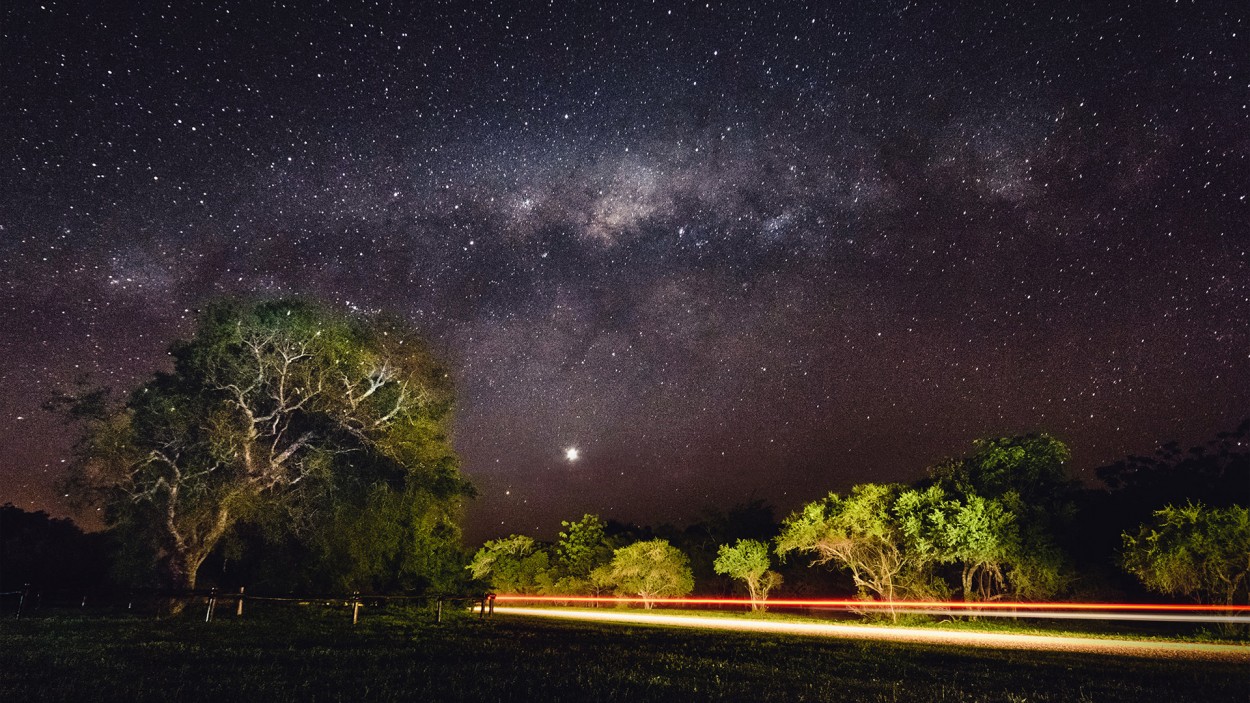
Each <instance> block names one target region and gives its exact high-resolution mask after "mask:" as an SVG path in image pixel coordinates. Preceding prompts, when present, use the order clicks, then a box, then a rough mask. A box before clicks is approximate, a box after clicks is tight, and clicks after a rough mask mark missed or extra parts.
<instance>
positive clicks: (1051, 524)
mask: <svg viewBox="0 0 1250 703" xmlns="http://www.w3.org/2000/svg"><path fill="white" fill-rule="evenodd" d="M1070 457H1071V455H1070V452H1069V451H1068V448H1067V446H1066V445H1065V444H1064V443H1063V442H1061V441H1060V440H1058V439H1056V438H1055V437H1053V436H1051V435H1048V434H1045V433H1039V434H1028V435H1015V436H1011V437H993V438H989V439H979V440H977V441H975V442H974V443H973V452H972V453H971V454H969V455H968V456H965V457H962V458H960V459H952V460H947V461H944V462H942V463H940V464H938V465H937V466H935V467H932V468H931V469H930V474H931V476H932V478H933V482H935V483H936V484H937V485H938V486H940V487H942V488H943V489H944V490H945V491H946V492H947V493H948V494H950V495H951V496H952V497H954V498H956V499H957V500H959V501H960V502H961V503H962V505H964V506H965V507H970V506H973V503H974V502H975V499H976V498H981V499H985V500H988V501H992V503H990V504H986V505H984V506H983V507H986V508H990V509H997V508H998V507H1001V509H1002V510H1004V511H1005V512H1006V513H1010V514H1011V515H1014V516H1015V518H1014V521H1013V522H1014V527H1013V528H1012V529H1014V530H1015V532H1016V537H1015V539H1017V540H1018V542H1019V547H1018V549H1015V550H1014V551H1015V555H1014V558H1013V559H1011V562H1012V563H1011V569H1010V572H1009V573H1008V574H1007V579H1006V582H1007V583H1006V585H1007V587H1008V590H1009V591H1011V592H1012V594H1013V595H1015V596H1017V597H1020V598H1046V597H1051V596H1053V595H1055V594H1056V593H1058V592H1059V591H1061V590H1063V589H1064V588H1065V587H1066V586H1067V585H1068V584H1069V583H1070V582H1071V579H1072V567H1071V565H1070V563H1069V559H1068V557H1067V555H1066V554H1065V553H1064V551H1063V550H1062V549H1061V548H1060V547H1059V544H1060V543H1061V541H1062V539H1063V537H1064V536H1069V540H1071V539H1072V537H1071V536H1070V535H1069V533H1070V532H1071V527H1072V524H1073V521H1074V519H1075V514H1076V495H1077V491H1078V489H1079V486H1078V483H1077V482H1076V481H1073V480H1072V479H1070V478H1068V476H1067V462H1068V461H1069V459H1070ZM969 517H971V516H969ZM981 518H984V519H987V520H988V519H994V515H992V514H990V513H984V514H983V515H982V516H981ZM969 524H970V525H972V524H973V523H969ZM969 546H971V545H969ZM982 573H983V574H984V573H985V572H982Z"/></svg>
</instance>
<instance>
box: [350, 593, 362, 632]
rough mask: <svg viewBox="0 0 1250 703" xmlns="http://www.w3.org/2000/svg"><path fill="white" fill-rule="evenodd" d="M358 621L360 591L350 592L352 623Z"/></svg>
mask: <svg viewBox="0 0 1250 703" xmlns="http://www.w3.org/2000/svg"><path fill="white" fill-rule="evenodd" d="M359 621H360V591H356V592H355V593H353V594H352V624H353V625H355V624H356V623H357V622H359Z"/></svg>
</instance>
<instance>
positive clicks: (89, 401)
mask: <svg viewBox="0 0 1250 703" xmlns="http://www.w3.org/2000/svg"><path fill="white" fill-rule="evenodd" d="M170 355H171V358H172V362H173V368H172V370H171V371H169V372H161V373H157V374H156V375H155V376H154V377H153V378H151V379H150V380H148V381H146V382H144V383H143V384H141V385H140V386H139V387H138V388H136V389H134V391H133V392H131V393H130V394H129V397H128V398H127V399H126V400H125V402H124V403H123V404H121V405H117V406H110V405H109V404H107V403H104V402H102V401H101V396H100V394H98V393H90V394H85V395H83V396H80V397H79V398H78V399H77V402H76V403H73V404H72V405H71V407H72V410H73V414H74V416H75V417H77V418H78V419H80V420H82V421H83V422H84V423H85V432H84V434H83V439H82V441H81V442H80V444H79V446H78V452H77V460H76V462H75V465H74V467H73V471H72V474H71V479H70V486H71V488H72V489H73V490H74V491H75V492H76V493H77V495H78V496H79V497H80V498H81V499H83V500H85V501H86V502H88V503H92V504H95V505H98V506H100V507H103V508H104V515H105V519H106V521H107V523H108V524H109V525H110V527H112V528H114V529H115V530H116V531H117V532H118V533H119V534H121V535H123V536H124V538H125V539H126V541H127V542H128V543H129V544H130V546H132V547H134V546H140V547H142V548H143V549H145V550H146V551H147V552H148V553H149V554H150V556H151V558H152V559H153V560H154V561H155V562H156V563H157V564H158V565H159V571H160V573H161V575H162V576H163V578H162V582H163V583H165V584H166V585H169V586H172V587H176V588H194V587H195V584H196V576H197V572H198V570H199V568H200V565H201V564H203V562H204V560H205V558H207V557H208V555H209V554H210V553H211V552H212V551H213V549H214V548H215V547H216V546H217V545H218V543H219V542H220V541H221V539H222V537H223V536H224V535H226V534H227V532H228V531H229V530H231V528H232V527H233V526H235V525H236V524H238V523H239V522H240V521H249V522H255V523H257V524H261V525H265V526H266V527H267V529H269V530H271V531H278V532H286V533H297V534H298V533H318V531H319V529H320V528H327V527H333V530H331V531H325V530H321V531H320V532H319V534H320V535H321V536H322V539H321V540H319V542H320V543H321V544H322V547H323V548H322V549H321V551H322V552H323V553H330V552H334V551H338V552H339V553H340V556H341V557H343V558H344V559H347V560H348V561H351V560H355V561H356V563H358V564H360V565H361V568H364V569H366V570H372V571H374V572H377V571H378V570H380V569H382V570H385V569H393V570H398V571H402V570H404V569H407V570H409V571H413V570H415V571H421V570H422V569H423V568H424V567H422V566H421V562H422V561H429V560H430V559H437V558H438V557H437V555H438V554H445V553H446V551H447V550H446V545H447V544H449V543H452V542H455V541H457V540H458V534H459V533H458V525H457V520H458V514H459V506H460V502H461V499H462V498H463V497H464V496H466V495H468V494H469V493H470V492H471V487H470V486H469V485H468V484H467V482H465V481H464V480H463V479H462V478H461V476H460V474H459V471H458V468H457V466H458V465H457V461H456V458H455V454H454V452H453V451H452V449H451V446H450V441H449V437H448V423H449V421H450V414H451V409H452V398H453V392H452V384H451V380H450V376H449V373H448V371H447V370H446V368H445V367H444V366H443V365H442V364H441V363H440V362H439V361H438V359H437V358H436V357H435V356H434V355H433V354H432V353H431V351H430V350H429V348H428V346H427V345H426V344H425V343H424V342H423V341H422V340H421V339H420V338H419V337H417V336H416V335H415V334H414V333H413V331H412V330H410V329H409V328H408V327H407V326H406V325H404V324H403V323H402V322H400V321H397V320H394V319H390V318H382V317H375V318H362V317H356V316H349V315H345V314H340V313H338V312H335V311H332V310H330V309H328V308H326V307H323V306H321V305H318V304H314V303H311V302H307V301H300V300H276V301H264V302H243V301H224V302H221V303H217V304H214V305H212V306H211V307H209V308H208V309H207V310H205V311H204V312H203V313H202V314H201V315H200V317H199V323H198V326H197V328H196V330H195V332H194V334H193V336H192V337H191V338H190V339H189V340H186V341H181V342H178V343H175V344H174V345H173V346H172V347H171V349H170ZM382 509H385V510H386V511H387V512H389V513H390V515H391V516H392V517H393V518H395V519H397V520H398V521H399V525H398V526H397V525H395V524H391V522H390V521H387V522H388V524H387V525H386V526H385V527H386V529H381V526H379V525H377V524H375V523H376V522H377V521H376V520H371V518H370V516H371V511H374V510H382ZM335 531H337V534H338V535H339V537H338V539H339V541H340V542H341V541H343V540H344V539H346V540H347V542H348V544H346V545H342V544H341V545H339V548H338V549H337V550H336V548H335V546H334V542H335V538H334V536H333V535H334V533H335ZM414 559H415V562H414ZM376 576H377V574H376V573H375V574H374V576H373V577H370V578H368V579H366V581H368V582H369V583H376V582H377V578H375V577H376ZM420 576H422V575H421V574H413V578H410V579H408V580H407V582H408V583H409V584H415V583H417V582H419V581H421V578H419V577H420ZM349 580H350V579H349ZM426 580H427V581H428V580H430V579H428V578H427V579H426Z"/></svg>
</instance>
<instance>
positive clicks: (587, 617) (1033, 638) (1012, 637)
mask: <svg viewBox="0 0 1250 703" xmlns="http://www.w3.org/2000/svg"><path fill="white" fill-rule="evenodd" d="M495 613H496V614H501V615H519V616H533V617H542V618H557V619H565V620H582V621H592V622H608V623H619V624H631V625H652V626H667V627H685V628H698V629H708V630H731V631H738V632H764V633H774V634H788V635H807V636H817V637H838V638H844V639H872V640H885V641H892V642H909V643H914V644H934V645H957V646H968V647H984V648H994V649H1017V650H1031V651H1062V652H1077V653H1087V654H1115V655H1128V656H1141V657H1168V658H1186V659H1223V660H1234V661H1250V646H1245V645H1235V644H1207V643H1190V642H1162V641H1159V642H1154V641H1147V640H1129V639H1096V638H1092V637H1066V636H1056V635H1016V634H1001V633H993V632H968V631H959V630H934V629H925V628H911V627H881V626H869V625H836V624H824V623H797V622H777V621H769V620H749V619H740V618H712V617H700V616H693V615H661V614H656V613H638V612H628V611H619V610H610V611H587V610H569V609H557V608H523V607H507V606H500V607H496V608H495Z"/></svg>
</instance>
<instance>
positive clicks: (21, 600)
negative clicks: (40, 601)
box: [13, 583, 30, 620]
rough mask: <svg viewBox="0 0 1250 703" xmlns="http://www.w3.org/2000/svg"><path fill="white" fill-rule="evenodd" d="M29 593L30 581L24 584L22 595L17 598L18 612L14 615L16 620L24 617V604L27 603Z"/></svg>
mask: <svg viewBox="0 0 1250 703" xmlns="http://www.w3.org/2000/svg"><path fill="white" fill-rule="evenodd" d="M29 594H30V584H29V583H28V584H25V585H24V586H22V595H21V596H19V597H18V599H17V614H16V615H14V616H13V618H14V619H15V620H16V619H19V618H21V617H22V605H24V604H25V603H26V596H27V595H29Z"/></svg>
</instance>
